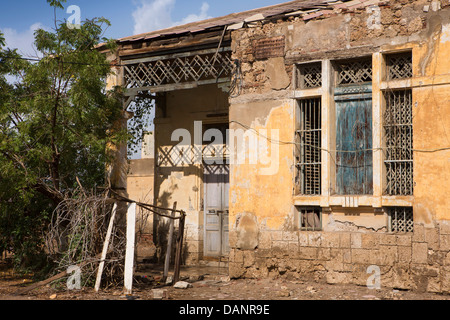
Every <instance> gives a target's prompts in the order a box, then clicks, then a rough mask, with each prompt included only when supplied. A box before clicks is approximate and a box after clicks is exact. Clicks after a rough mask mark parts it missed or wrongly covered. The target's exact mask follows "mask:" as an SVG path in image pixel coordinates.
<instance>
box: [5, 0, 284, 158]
mask: <svg viewBox="0 0 450 320" xmlns="http://www.w3.org/2000/svg"><path fill="white" fill-rule="evenodd" d="M286 1H288V0H224V1H218V0H214V1H213V0H109V1H106V0H67V2H66V3H65V4H64V6H65V10H57V12H56V13H57V19H58V20H61V21H62V20H67V19H69V18H70V16H71V15H72V12H70V13H67V8H68V7H69V6H71V5H76V6H78V7H79V8H80V13H81V20H85V19H91V18H94V17H105V18H107V19H108V20H109V21H110V22H111V24H112V26H111V27H110V28H109V29H108V30H107V31H106V33H105V36H106V37H108V38H115V39H117V38H121V37H126V36H131V35H134V34H138V33H142V32H149V31H153V30H159V29H163V28H167V27H171V26H173V25H178V24H184V23H188V22H193V21H198V20H203V19H207V18H213V17H220V16H223V15H227V14H230V13H233V12H240V11H246V10H251V9H256V8H260V7H265V6H269V5H274V4H278V3H282V2H286ZM53 26H54V10H53V8H51V7H50V6H49V5H48V4H47V2H46V0H21V1H13V0H1V9H0V30H1V31H2V32H3V33H4V35H5V39H6V42H7V46H8V47H10V48H14V49H16V48H17V49H18V51H19V53H20V54H22V55H23V56H26V57H37V56H40V55H39V53H37V52H36V51H35V50H34V48H33V45H32V43H33V40H34V37H33V33H34V30H36V29H37V28H44V29H46V30H51V28H52V27H53ZM148 129H149V130H151V129H152V122H151V121H149V126H148ZM139 157H140V152H138V153H137V154H135V155H133V156H132V158H133V159H136V158H139Z"/></svg>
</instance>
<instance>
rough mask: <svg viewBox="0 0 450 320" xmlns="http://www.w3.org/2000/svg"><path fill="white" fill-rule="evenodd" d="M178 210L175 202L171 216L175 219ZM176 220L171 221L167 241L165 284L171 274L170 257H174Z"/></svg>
mask: <svg viewBox="0 0 450 320" xmlns="http://www.w3.org/2000/svg"><path fill="white" fill-rule="evenodd" d="M176 210H177V203H176V202H175V203H174V204H173V211H172V214H171V216H172V217H175V211H176ZM174 222H175V221H174V219H170V221H169V223H170V225H169V237H168V239H167V249H166V261H165V262H164V275H163V281H164V282H165V281H166V279H167V276H168V274H169V267H170V256H171V255H172V239H173V225H174Z"/></svg>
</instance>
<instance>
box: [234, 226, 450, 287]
mask: <svg viewBox="0 0 450 320" xmlns="http://www.w3.org/2000/svg"><path fill="white" fill-rule="evenodd" d="M236 239H237V237H236V234H235V233H232V234H231V235H230V241H231V245H232V248H233V249H232V250H231V253H230V261H231V262H230V266H229V268H230V277H231V278H265V277H270V278H276V277H286V278H288V279H311V278H312V279H314V280H317V281H323V282H327V283H329V284H336V283H340V284H356V285H361V286H365V285H367V283H368V280H369V278H370V277H371V276H372V275H374V273H373V272H372V271H371V270H370V269H368V268H369V267H370V266H377V267H379V270H380V271H381V278H380V279H381V286H382V287H387V288H397V289H405V290H416V291H422V292H443V293H449V292H450V273H449V271H450V254H449V250H450V223H449V222H441V223H437V224H436V227H435V228H425V227H424V226H423V225H422V224H416V225H415V232H414V233H413V234H389V233H359V232H302V231H294V232H292V231H264V232H260V234H259V243H258V248H257V249H256V250H239V249H237V247H236ZM368 270H369V272H368Z"/></svg>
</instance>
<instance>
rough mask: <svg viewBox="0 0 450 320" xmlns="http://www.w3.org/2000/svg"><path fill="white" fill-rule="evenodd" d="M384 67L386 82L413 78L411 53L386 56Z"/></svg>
mask: <svg viewBox="0 0 450 320" xmlns="http://www.w3.org/2000/svg"><path fill="white" fill-rule="evenodd" d="M386 67H387V78H388V80H396V79H407V78H411V77H412V76H413V68H412V53H411V52H402V53H396V54H388V55H386Z"/></svg>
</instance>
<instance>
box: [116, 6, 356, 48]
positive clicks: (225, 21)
mask: <svg viewBox="0 0 450 320" xmlns="http://www.w3.org/2000/svg"><path fill="white" fill-rule="evenodd" d="M343 1H349V0H343ZM330 2H331V1H329V0H328V1H327V0H294V1H290V2H285V3H280V4H276V5H272V6H267V7H262V8H257V9H252V10H248V11H243V12H237V13H231V14H229V15H225V16H222V17H215V18H211V19H206V20H201V21H196V22H191V23H188V24H185V25H178V26H173V27H170V28H166V29H162V30H155V31H151V32H146V33H141V34H137V35H132V36H129V37H124V38H120V39H118V40H117V41H118V43H125V42H135V41H142V40H144V39H154V38H157V37H159V36H162V35H165V36H169V35H179V34H183V33H193V32H201V31H205V30H207V29H211V28H217V27H224V26H230V25H234V24H237V23H240V22H246V20H247V19H249V18H252V17H255V16H256V15H258V14H261V15H262V17H261V19H255V20H254V19H251V21H252V22H253V21H260V20H264V19H267V18H270V17H272V16H278V15H280V14H285V13H288V12H293V11H298V10H300V9H301V8H305V9H306V8H311V7H314V6H315V5H320V4H321V5H323V6H329V5H330V4H329V3H330ZM282 8H286V9H285V10H280V11H276V12H271V11H270V10H274V9H282ZM264 11H268V12H266V14H264ZM213 22H214V24H213V25H209V24H211V23H213ZM202 25H205V26H204V27H202ZM180 29H181V30H180ZM192 29H194V30H193V31H191V30H192ZM155 34H158V36H155Z"/></svg>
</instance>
